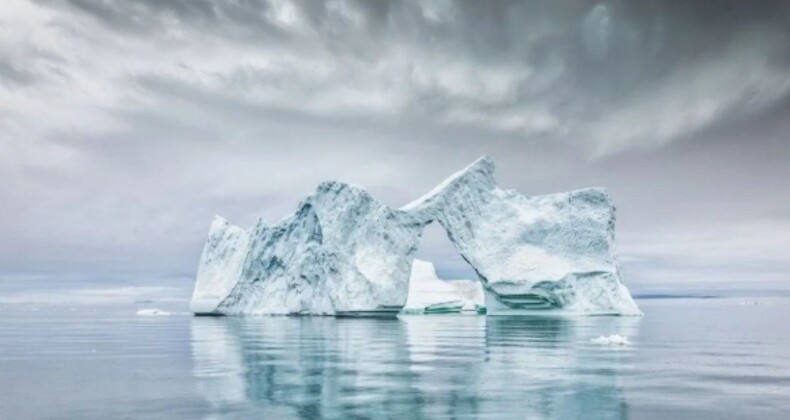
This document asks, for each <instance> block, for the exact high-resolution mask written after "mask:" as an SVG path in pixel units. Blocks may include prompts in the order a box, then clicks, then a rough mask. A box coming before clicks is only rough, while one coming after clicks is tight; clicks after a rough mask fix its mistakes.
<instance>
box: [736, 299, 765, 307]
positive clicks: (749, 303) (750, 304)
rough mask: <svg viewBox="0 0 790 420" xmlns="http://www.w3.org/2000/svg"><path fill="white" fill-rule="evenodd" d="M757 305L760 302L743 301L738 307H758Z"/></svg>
mask: <svg viewBox="0 0 790 420" xmlns="http://www.w3.org/2000/svg"><path fill="white" fill-rule="evenodd" d="M759 304H760V302H758V301H756V300H745V301H743V302H741V303H739V304H738V305H741V306H755V305H759Z"/></svg>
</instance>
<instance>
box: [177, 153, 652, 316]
mask: <svg viewBox="0 0 790 420" xmlns="http://www.w3.org/2000/svg"><path fill="white" fill-rule="evenodd" d="M433 222H437V223H439V224H441V226H442V227H444V229H445V230H446V232H447V235H448V237H449V239H450V241H451V242H452V243H453V244H454V246H455V248H456V250H457V251H458V252H459V254H460V255H461V256H462V257H463V258H464V259H465V260H466V261H467V262H468V263H469V264H470V265H471V267H472V268H473V269H474V270H475V272H476V273H477V275H478V283H479V285H480V288H481V290H482V296H483V300H484V302H485V307H486V308H487V311H488V313H489V314H492V315H499V314H547V313H551V314H595V315H600V314H610V315H639V314H641V313H640V311H639V309H638V308H637V306H636V304H635V303H634V301H633V299H632V298H631V295H630V293H629V291H628V289H627V288H626V286H625V284H624V283H623V282H622V279H621V275H620V270H619V266H618V264H617V262H616V259H615V256H614V228H615V208H614V205H613V204H612V200H611V198H610V197H609V195H608V194H607V193H606V191H604V190H603V189H598V188H591V189H583V190H578V191H572V192H566V193H559V194H550V195H542V196H524V195H521V194H519V193H517V192H515V191H512V190H502V189H500V188H499V187H497V185H496V182H495V179H494V163H493V161H492V160H491V159H490V158H488V157H487V156H484V157H482V158H480V159H478V160H476V161H475V162H473V163H472V164H471V165H469V166H468V167H466V168H464V169H462V170H461V171H458V172H457V173H455V174H453V175H452V176H451V177H449V178H448V179H447V180H445V181H444V182H442V183H441V184H439V185H438V186H437V187H436V188H434V189H433V190H432V191H431V192H429V193H428V194H426V195H424V196H422V197H421V198H419V199H417V200H415V201H413V202H411V203H409V204H407V205H405V206H403V207H401V208H392V207H389V206H387V205H384V204H382V203H381V202H379V201H377V200H376V199H375V198H374V197H373V196H371V195H370V194H369V193H368V192H367V191H366V190H364V189H363V188H361V187H358V186H354V185H349V184H344V183H339V182H324V183H322V184H320V185H319V186H318V188H317V189H316V191H315V192H314V193H312V194H311V195H309V196H308V197H306V198H305V199H304V200H303V201H302V202H301V203H300V204H299V205H298V207H297V210H296V212H295V213H293V214H292V215H290V216H288V217H286V218H285V219H283V220H282V221H280V222H278V223H276V224H273V225H269V224H266V223H265V222H263V221H262V220H261V221H259V222H258V223H257V224H256V225H255V226H254V227H253V228H251V229H249V230H244V229H241V228H239V227H236V226H232V225H230V223H228V221H226V220H225V219H222V218H216V219H215V220H214V221H213V222H212V223H211V227H210V229H209V235H208V240H207V242H206V245H205V247H204V249H203V253H202V255H201V259H200V263H199V266H198V272H197V281H196V284H195V289H194V292H193V295H192V301H191V303H190V307H191V310H192V312H194V313H196V314H201V315H203V314H210V315H241V314H270V315H271V314H282V315H287V314H311V315H340V316H358V315H365V316H367V315H395V314H397V313H398V312H400V311H401V310H402V309H403V308H404V306H407V300H408V298H409V288H410V278H411V275H412V272H413V266H414V265H415V262H414V254H415V252H416V250H417V247H418V245H419V241H420V238H421V236H422V231H423V229H424V228H425V226H427V225H428V224H430V223H433ZM417 265H418V269H419V266H420V264H419V263H417ZM460 287H469V286H460ZM438 303H443V302H438ZM480 303H482V302H480ZM480 303H478V305H479V304H480ZM465 305H466V303H464V306H465ZM436 309H437V310H443V309H446V308H443V307H440V308H436Z"/></svg>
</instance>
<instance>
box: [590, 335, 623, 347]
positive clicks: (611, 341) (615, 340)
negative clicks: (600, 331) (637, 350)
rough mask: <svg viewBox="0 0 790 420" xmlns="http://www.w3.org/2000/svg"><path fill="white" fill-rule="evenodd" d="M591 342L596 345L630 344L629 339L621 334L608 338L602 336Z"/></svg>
mask: <svg viewBox="0 0 790 420" xmlns="http://www.w3.org/2000/svg"><path fill="white" fill-rule="evenodd" d="M590 341H591V342H593V343H595V344H605V345H616V346H624V345H626V344H628V337H625V336H622V335H619V334H612V335H608V336H604V335H601V336H599V337H598V338H593V339H591V340H590Z"/></svg>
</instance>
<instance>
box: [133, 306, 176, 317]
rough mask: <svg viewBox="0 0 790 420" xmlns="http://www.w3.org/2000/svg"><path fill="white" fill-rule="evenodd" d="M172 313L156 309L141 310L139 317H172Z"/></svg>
mask: <svg viewBox="0 0 790 420" xmlns="http://www.w3.org/2000/svg"><path fill="white" fill-rule="evenodd" d="M170 315H172V313H170V312H168V311H163V310H161V309H156V308H147V309H139V310H138V311H137V316H170Z"/></svg>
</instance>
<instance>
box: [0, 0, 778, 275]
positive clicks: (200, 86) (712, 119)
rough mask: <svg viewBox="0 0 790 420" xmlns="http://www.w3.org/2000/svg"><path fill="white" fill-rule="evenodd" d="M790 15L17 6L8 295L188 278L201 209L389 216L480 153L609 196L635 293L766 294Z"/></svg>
mask: <svg viewBox="0 0 790 420" xmlns="http://www.w3.org/2000/svg"><path fill="white" fill-rule="evenodd" d="M788 19H790V6H789V5H788V3H787V2H782V1H753V2H738V3H727V4H726V5H718V6H716V7H713V6H711V4H710V2H706V1H691V2H673V1H641V2H625V1H602V2H591V1H581V0H578V1H570V2H552V1H528V2H505V1H487V2H472V1H470V2H466V1H457V2H455V1H422V2H420V1H410V2H394V1H393V2H367V1H327V2H295V1H284V0H283V1H237V2H211V1H202V0H193V1H186V0H166V1H137V2H127V1H109V0H108V1H102V2H95V1H86V0H50V1H43V0H42V1H27V0H9V1H7V2H5V3H4V6H3V8H2V9H0V179H2V182H0V202H2V205H0V220H2V222H0V275H2V276H3V278H22V277H25V278H26V277H29V276H31V275H35V276H49V277H52V278H57V277H63V276H65V277H69V278H72V277H77V278H85V279H86V280H85V281H86V282H97V283H101V282H105V281H111V280H115V281H120V282H124V281H130V280H129V279H140V278H145V279H149V280H150V281H152V282H156V281H158V280H157V279H163V280H161V281H166V280H164V279H171V278H179V279H183V278H188V277H189V276H191V274H192V272H193V270H194V266H195V262H196V259H197V255H198V253H199V252H200V247H201V243H202V240H203V236H204V234H205V229H206V226H207V223H208V221H209V220H210V217H211V216H213V214H215V213H220V214H223V215H225V216H227V217H229V218H230V219H232V220H234V221H237V222H238V223H240V224H243V225H244V224H247V225H248V224H252V223H253V221H254V220H255V218H256V217H258V216H259V215H264V216H265V217H266V218H267V219H270V220H277V219H279V218H281V217H283V216H284V215H286V214H287V213H288V212H290V211H291V210H292V209H293V208H294V207H295V205H296V202H297V201H298V199H299V198H300V197H301V196H303V195H305V194H307V193H309V192H310V191H311V190H312V188H313V187H314V186H315V185H316V184H317V183H318V182H320V181H323V180H325V179H339V180H342V181H347V182H353V183H358V184H363V185H365V186H366V187H368V188H369V189H370V190H371V191H372V192H373V193H374V194H375V195H376V196H377V197H379V198H380V199H381V200H382V201H384V202H386V203H388V204H391V205H401V204H403V203H405V202H407V201H408V200H409V199H411V198H414V197H416V196H418V195H420V194H421V193H422V192H424V191H426V190H428V189H430V188H431V187H432V185H433V184H434V183H437V182H439V181H441V179H442V178H443V177H444V176H445V175H447V174H449V173H451V172H452V171H454V170H455V169H457V168H458V167H461V166H463V165H465V164H466V163H467V162H468V161H471V160H472V159H474V158H475V157H477V156H479V155H480V154H484V153H488V154H491V155H492V156H493V157H494V159H495V160H496V161H497V163H498V165H499V168H500V179H501V182H502V184H503V185H504V186H508V187H513V188H517V189H519V190H521V191H522V192H524V193H527V194H532V193H545V192H553V191H555V190H560V189H573V188H580V187H586V186H591V185H602V186H605V187H607V188H609V189H610V190H611V192H612V193H613V195H614V197H615V200H616V202H617V203H618V204H619V209H620V213H619V216H620V230H619V231H620V234H621V239H622V241H621V251H622V254H623V255H624V257H625V259H626V260H627V261H631V263H628V262H627V263H626V270H628V269H629V268H628V267H629V264H630V266H631V267H633V271H634V274H633V278H634V281H635V282H637V284H639V282H640V281H642V279H649V281H648V280H644V282H643V284H645V285H646V286H645V287H649V286H650V285H651V284H654V283H656V282H665V283H667V282H668V283H672V282H681V283H682V282H685V281H687V277H688V273H689V272H688V271H687V270H686V269H687V268H689V267H692V268H693V267H696V264H698V263H699V261H706V265H707V266H708V267H717V268H715V270H713V269H712V270H713V271H712V272H706V273H705V274H704V276H700V279H693V281H705V282H715V281H717V278H725V277H727V276H723V275H722V274H723V273H730V274H731V273H733V272H737V271H738V270H735V268H736V267H735V266H736V265H737V267H751V265H750V264H753V263H754V262H755V261H764V262H765V265H763V267H770V270H771V273H770V274H760V275H756V276H747V275H746V274H743V275H741V276H740V277H739V278H744V279H745V278H746V277H754V280H755V281H759V280H761V279H762V280H766V281H768V280H770V281H772V282H774V281H775V280H776V279H777V278H780V277H782V276H783V275H784V274H783V273H787V272H788V269H789V268H790V262H788V261H787V260H786V257H784V255H785V254H783V253H782V252H776V250H777V249H785V250H787V249H790V244H788V242H787V239H785V238H788V237H790V234H788V233H790V231H788V229H789V228H788V218H790V203H788V198H787V197H786V194H781V193H780V191H782V190H783V189H786V186H785V185H784V183H785V180H786V179H788V177H790V173H789V171H788V169H787V166H788V165H787V162H788V158H789V157H790V152H789V151H788V144H787V143H788V142H787V141H786V140H785V138H786V137H787V134H786V133H787V132H788V131H787V130H788V123H787V122H786V121H788V119H787V118H786V117H787V116H788V103H790V30H788V27H787V22H788ZM777 232H780V234H777ZM747 233H748V234H747ZM700 237H702V238H704V239H700ZM760 238H766V239H765V240H761V239H760ZM675 240H677V243H676V242H675ZM711 243H716V244H717V245H716V246H710V244H711ZM681 250H682V251H681ZM423 252H424V253H425V254H424V255H423V257H430V256H431V255H434V256H440V255H447V254H448V250H447V243H446V241H444V238H442V237H441V234H436V233H431V234H430V235H429V238H426V245H425V250H424V251H423ZM697 257H701V258H702V259H699V258H697ZM703 257H704V258H703ZM447 260H448V261H449V262H446V263H439V268H440V270H442V271H444V272H445V273H448V275H451V276H456V275H461V274H463V273H464V268H463V267H462V266H461V265H462V264H461V263H460V262H459V261H455V260H452V259H447ZM668 261H670V262H671V263H668ZM667 267H670V268H669V269H667ZM659 268H660V269H661V270H664V271H662V273H663V272H666V273H668V274H667V275H666V276H662V277H661V278H657V276H656V275H655V274H656V273H657V272H658V269H659ZM684 270H686V271H684ZM673 273H674V274H673ZM695 275H696V274H695ZM761 276H762V277H761ZM702 277H704V278H702ZM728 278H729V277H728ZM0 281H3V280H0ZM688 281H692V280H688ZM12 283H13V286H11V284H12ZM33 283H36V282H30V283H23V282H21V281H13V282H10V281H5V285H6V287H7V288H19V287H24V286H20V284H33ZM37 284H38V283H37ZM0 287H2V286H0Z"/></svg>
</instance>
